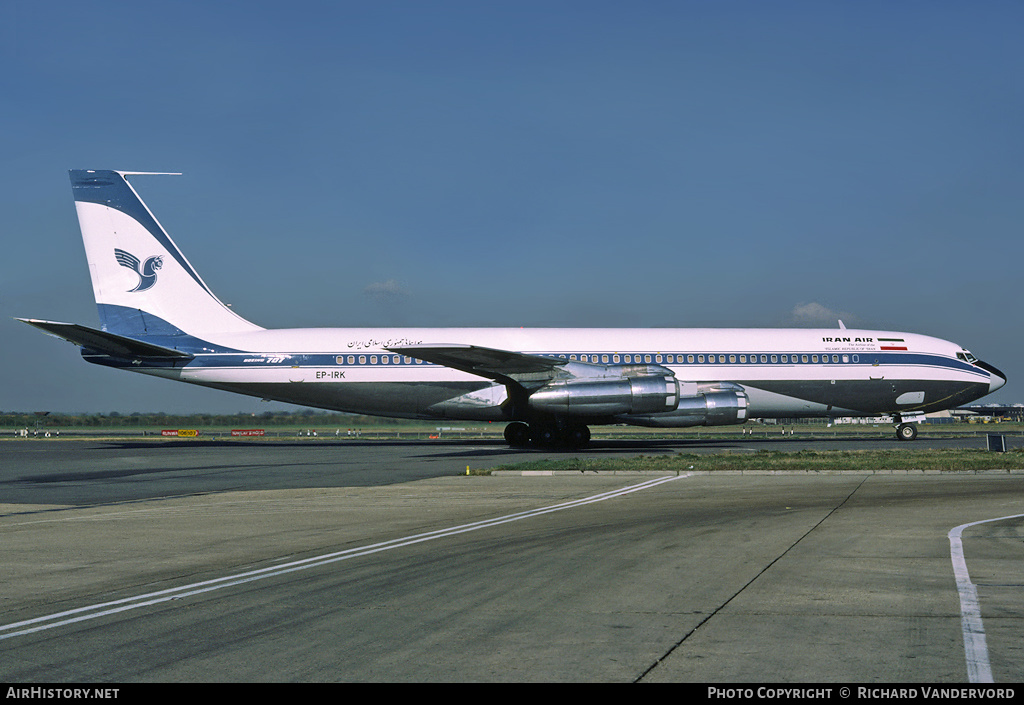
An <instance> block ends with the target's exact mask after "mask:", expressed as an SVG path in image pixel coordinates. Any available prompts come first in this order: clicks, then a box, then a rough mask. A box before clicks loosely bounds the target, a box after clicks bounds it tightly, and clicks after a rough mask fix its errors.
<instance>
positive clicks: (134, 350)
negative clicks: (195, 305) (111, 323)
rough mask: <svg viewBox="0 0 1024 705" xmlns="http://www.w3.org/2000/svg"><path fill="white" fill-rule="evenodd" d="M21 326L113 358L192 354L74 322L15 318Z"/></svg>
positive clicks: (184, 355) (189, 356)
mask: <svg viewBox="0 0 1024 705" xmlns="http://www.w3.org/2000/svg"><path fill="white" fill-rule="evenodd" d="M17 320H19V321H21V322H22V323H27V324H29V325H30V326H33V327H35V328H38V329H39V330H41V331H43V332H45V333H49V334H50V335H54V336H56V337H58V338H61V339H63V340H66V341H68V342H69V343H74V344H75V345H79V346H81V347H84V348H89V349H91V350H97V351H99V352H102V353H106V354H107V355H112V356H114V357H146V358H177V359H182V360H190V359H192V357H193V355H191V354H189V353H186V352H182V351H180V350H175V349H174V348H167V347H164V346H163V345H154V344H153V343H145V342H143V341H141V340H136V339H134V338H126V337H125V336H123V335H116V334H115V333H108V332H107V331H104V330H98V329H96V328H89V327H88V326H80V325H78V324H77V323H58V322H57V321H40V320H37V319H34V318H19V319H17Z"/></svg>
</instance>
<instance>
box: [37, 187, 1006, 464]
mask: <svg viewBox="0 0 1024 705" xmlns="http://www.w3.org/2000/svg"><path fill="white" fill-rule="evenodd" d="M140 173H141V172H125V171H84V170H82V171H78V170H76V171H71V172H70V174H71V186H72V192H73V194H74V199H75V207H76V209H77V213H78V220H79V224H80V226H81V230H82V238H83V240H84V242H85V250H86V257H87V259H88V263H89V271H90V274H91V276H92V285H93V292H94V294H95V299H96V305H97V307H98V309H99V316H100V321H101V326H100V328H92V327H88V326H83V325H78V324H73V323H58V322H54V321H43V320H36V319H19V320H22V321H24V322H25V323H28V324H30V325H33V326H35V327H37V328H40V329H42V330H44V331H46V332H47V333H51V334H53V335H56V336H58V337H60V338H63V339H65V340H68V341H70V342H72V343H74V344H76V345H78V346H80V347H81V352H82V356H83V357H84V358H85V359H86V360H87V361H88V362H92V363H95V364H99V365H106V366H108V367H114V368H118V369H124V370H131V371H133V372H141V373H143V374H148V375H155V376H158V377H165V378H167V379H173V380H178V381H181V382H189V383H192V384H198V385H202V386H205V387H213V388H216V389H223V390H227V391H230V392H237V393H240V394H248V395H252V396H256V397H261V398H264V399H272V400H277V401H282V402H288V403H292V404H301V405H305V406H312V407H318V408H322V409H331V410H335V411H345V412H352V413H359V414H371V415H377V416H389V417H399V418H412V419H432V420H443V419H450V420H465V421H491V422H504V423H507V424H508V425H507V426H506V428H505V438H506V440H507V441H508V442H509V443H510V444H511V445H513V446H526V445H530V444H538V445H556V444H560V445H569V446H581V445H584V444H586V443H587V441H589V439H590V430H589V427H590V426H592V425H596V424H633V425H638V426H652V427H657V428H679V427H685V426H718V425H727V424H742V423H744V422H746V421H747V420H748V419H750V418H792V417H838V416H880V415H886V416H891V417H892V419H893V421H894V423H895V424H896V429H897V437H898V438H900V439H904V440H912V439H914V438H915V437H916V436H917V427H916V425H915V422H916V421H920V420H921V419H922V418H923V416H924V414H925V413H927V412H932V411H940V410H944V409H950V408H953V407H956V406H960V405H962V404H966V403H968V402H972V401H974V400H976V399H979V398H981V397H983V396H985V395H986V394H989V393H990V392H993V391H995V390H996V389H999V388H1000V387H1001V386H1003V385H1004V384H1005V383H1006V376H1005V375H1004V374H1003V373H1001V372H1000V371H999V370H997V369H996V368H994V367H993V366H991V365H988V364H986V363H984V362H982V361H980V360H978V359H977V358H976V357H975V356H974V355H972V354H971V353H970V352H968V351H967V350H965V349H964V348H962V347H960V346H959V345H956V344H955V343H950V342H947V341H945V340H940V339H938V338H933V337H929V336H924V335H916V334H913V333H899V332H887V331H873V330H852V329H850V330H847V329H846V328H845V327H843V326H842V323H841V322H840V327H839V329H834V330H812V329H707V328H698V329H618V328H612V329H598V328H560V329H554V328H551V329H548V328H534V329H523V328H400V329H348V328H295V329H265V328H261V327H260V326H258V325H255V324H253V323H251V322H249V321H247V320H245V319H244V318H242V317H240V316H239V315H237V314H236V313H234V311H232V310H231V309H229V308H228V307H227V306H225V305H224V304H222V303H221V302H220V300H219V299H218V298H217V297H216V296H215V295H214V294H213V292H212V291H211V290H210V288H209V287H208V286H207V285H206V284H205V283H204V281H203V279H202V278H201V277H200V276H199V273H198V272H196V270H195V269H194V268H193V267H192V265H191V264H189V262H188V260H187V259H185V256H184V255H183V254H182V253H181V251H180V250H179V249H178V247H177V246H176V245H175V244H174V242H173V241H172V240H171V238H170V236H169V235H168V234H167V232H166V231H165V230H164V228H163V227H162V226H161V225H160V223H159V222H158V221H157V220H156V218H155V217H154V216H153V214H152V213H151V212H150V210H149V208H147V206H146V205H145V203H143V201H142V199H141V198H140V197H139V195H138V193H137V192H136V191H135V188H134V187H133V186H132V185H131V184H130V183H129V181H128V177H130V176H134V175H138V174H140Z"/></svg>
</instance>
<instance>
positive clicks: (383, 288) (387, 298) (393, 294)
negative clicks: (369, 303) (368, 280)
mask: <svg viewBox="0 0 1024 705" xmlns="http://www.w3.org/2000/svg"><path fill="white" fill-rule="evenodd" d="M363 293H364V294H366V295H367V296H369V297H371V298H373V299H376V300H377V301H383V302H395V301H400V300H403V299H406V298H408V297H409V292H408V291H407V290H406V289H405V287H403V286H402V285H401V284H400V283H398V281H397V280H395V279H388V280H387V281H383V282H373V283H372V284H369V285H367V287H366V288H365V289H363Z"/></svg>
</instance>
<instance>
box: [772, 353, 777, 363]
mask: <svg viewBox="0 0 1024 705" xmlns="http://www.w3.org/2000/svg"><path fill="white" fill-rule="evenodd" d="M778 361H779V356H778V355H772V363H776V362H778Z"/></svg>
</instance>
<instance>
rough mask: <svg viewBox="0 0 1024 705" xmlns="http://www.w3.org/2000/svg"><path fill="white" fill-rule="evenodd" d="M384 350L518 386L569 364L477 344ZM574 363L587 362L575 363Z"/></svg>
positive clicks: (544, 379) (549, 375)
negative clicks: (513, 383)
mask: <svg viewBox="0 0 1024 705" xmlns="http://www.w3.org/2000/svg"><path fill="white" fill-rule="evenodd" d="M387 349H388V350H390V351H391V352H395V353H399V354H401V355H408V356H409V357H415V358H419V359H420V360H425V361H426V362H433V363H434V364H437V365H444V366H445V367H451V368H452V369H455V370H460V371H462V372H468V373H470V374H474V375H479V376H481V377H486V378H488V379H494V380H498V381H501V382H506V383H507V382H515V383H517V384H520V385H523V384H529V383H530V382H541V383H543V382H547V381H549V380H551V379H554V378H555V377H560V376H562V375H561V374H560V373H561V371H562V368H563V367H565V365H567V364H568V363H569V360H564V359H561V358H557V357H548V356H546V355H529V354H526V353H519V352H512V351H511V350H497V349H495V348H484V347H480V346H479V345H461V344H438V345H402V346H396V347H393V348H387ZM573 364H574V365H584V364H588V363H580V362H575V363H573Z"/></svg>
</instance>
